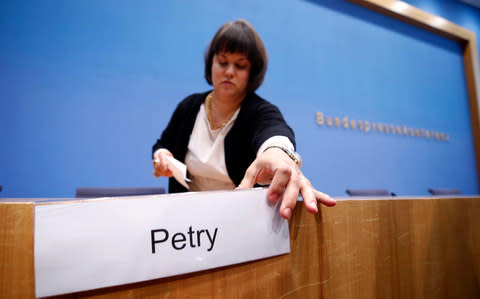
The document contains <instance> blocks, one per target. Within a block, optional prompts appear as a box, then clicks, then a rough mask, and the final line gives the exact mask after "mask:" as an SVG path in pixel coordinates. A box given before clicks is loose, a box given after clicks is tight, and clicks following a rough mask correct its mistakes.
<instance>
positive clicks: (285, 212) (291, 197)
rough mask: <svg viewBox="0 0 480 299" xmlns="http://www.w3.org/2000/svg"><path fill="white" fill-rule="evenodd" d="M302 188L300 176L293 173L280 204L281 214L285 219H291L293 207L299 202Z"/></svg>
mask: <svg viewBox="0 0 480 299" xmlns="http://www.w3.org/2000/svg"><path fill="white" fill-rule="evenodd" d="M299 190H300V183H299V178H298V175H297V174H296V173H293V174H292V176H291V177H290V180H289V182H288V184H287V187H286V188H285V191H284V193H283V198H282V204H281V205H280V214H281V215H282V217H283V218H285V219H290V217H291V215H292V212H293V209H295V206H296V204H297V199H298V192H299Z"/></svg>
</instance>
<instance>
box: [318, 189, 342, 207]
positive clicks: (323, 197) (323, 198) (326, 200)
mask: <svg viewBox="0 0 480 299" xmlns="http://www.w3.org/2000/svg"><path fill="white" fill-rule="evenodd" d="M315 197H316V199H317V201H319V202H320V203H322V204H324V205H326V206H328V207H333V206H335V205H336V204H337V201H336V200H335V199H333V198H331V197H330V196H329V195H328V194H325V193H323V192H320V191H317V190H315Z"/></svg>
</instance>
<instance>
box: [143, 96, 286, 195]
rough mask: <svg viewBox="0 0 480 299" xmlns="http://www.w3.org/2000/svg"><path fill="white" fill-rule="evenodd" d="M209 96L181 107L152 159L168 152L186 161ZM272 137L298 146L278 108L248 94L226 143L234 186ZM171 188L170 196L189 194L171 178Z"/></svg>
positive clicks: (188, 100) (195, 98) (189, 99)
mask: <svg viewBox="0 0 480 299" xmlns="http://www.w3.org/2000/svg"><path fill="white" fill-rule="evenodd" d="M209 92H210V91H208V92H204V93H196V94H192V95H190V96H188V97H186V98H185V99H184V100H182V101H181V102H180V103H179V104H178V106H177V108H176V109H175V111H174V113H173V115H172V118H171V119H170V122H169V123H168V125H167V128H166V129H165V130H164V131H163V133H162V136H161V137H160V139H157V142H156V143H155V144H154V145H153V147H152V156H153V153H154V152H155V151H156V150H157V149H159V148H166V149H168V150H169V151H170V152H171V153H172V154H173V156H174V157H175V158H176V159H177V160H179V161H182V162H184V161H185V156H186V154H187V149H188V143H189V141H190V135H191V134H192V131H193V126H194V124H195V120H196V118H197V114H198V111H199V110H200V106H201V105H202V103H203V102H204V100H205V98H206V96H207V95H208V93H209ZM272 136H285V137H288V138H289V139H290V141H291V142H292V143H293V145H294V146H295V135H294V133H293V130H292V129H291V128H290V127H289V126H288V125H287V123H286V122H285V120H284V119H283V116H282V114H281V113H280V111H279V110H278V108H277V107H276V106H275V105H273V104H271V103H269V102H268V101H266V100H264V99H262V98H261V97H259V96H258V95H257V94H255V93H249V94H247V96H246V97H245V99H244V100H243V102H242V105H241V108H240V112H239V114H238V116H237V119H236V120H235V123H234V124H233V126H232V128H231V129H230V131H229V132H228V134H227V136H225V141H224V147H225V164H226V167H227V171H228V175H229V176H230V178H231V180H232V181H233V182H234V183H235V185H237V186H238V185H239V184H240V182H241V181H242V179H243V177H244V175H245V171H246V170H247V168H248V166H250V164H251V163H252V162H253V161H254V160H255V158H256V155H257V151H258V149H259V148H260V146H261V145H262V144H263V142H265V140H267V139H268V138H270V137H272ZM168 186H169V188H168V189H169V192H170V193H174V192H185V191H187V190H186V189H185V188H184V187H183V186H182V185H180V184H179V183H178V182H177V181H176V180H175V179H174V178H170V180H169V185H168Z"/></svg>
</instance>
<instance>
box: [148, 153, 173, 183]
mask: <svg viewBox="0 0 480 299" xmlns="http://www.w3.org/2000/svg"><path fill="white" fill-rule="evenodd" d="M167 157H172V158H173V155H172V153H171V152H170V151H169V150H167V149H165V148H162V149H159V150H157V151H156V152H155V154H154V155H153V176H154V177H156V178H158V177H161V176H167V177H172V176H173V174H172V172H171V171H170V169H168V163H167Z"/></svg>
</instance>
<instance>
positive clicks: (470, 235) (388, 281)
mask: <svg viewBox="0 0 480 299" xmlns="http://www.w3.org/2000/svg"><path fill="white" fill-rule="evenodd" d="M478 215H480V200H478V199H425V200H390V201H377V200H376V201H348V202H340V203H339V205H338V207H336V208H334V209H325V208H322V217H321V227H322V234H323V237H322V238H321V241H322V246H321V251H322V260H321V262H322V264H323V268H322V279H323V281H325V283H324V284H323V288H322V294H323V295H324V297H326V298H328V297H329V296H332V297H335V298H480V218H479V217H478Z"/></svg>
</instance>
